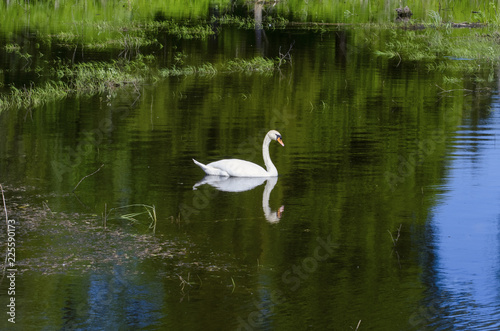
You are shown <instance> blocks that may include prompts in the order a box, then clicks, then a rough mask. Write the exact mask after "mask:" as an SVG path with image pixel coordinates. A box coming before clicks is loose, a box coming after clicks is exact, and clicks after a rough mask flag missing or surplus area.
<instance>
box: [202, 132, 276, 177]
mask: <svg viewBox="0 0 500 331" xmlns="http://www.w3.org/2000/svg"><path fill="white" fill-rule="evenodd" d="M271 140H276V141H277V142H279V143H280V144H281V146H285V144H284V143H283V139H282V138H281V134H280V133H279V132H278V131H276V130H271V131H269V132H268V133H267V134H266V136H265V137H264V142H263V143H262V156H263V157H264V163H265V164H266V168H267V170H265V169H264V168H262V167H261V166H259V165H257V164H255V163H252V162H249V161H244V160H239V159H225V160H220V161H215V162H212V163H209V164H207V165H205V164H203V163H200V162H198V161H196V160H195V159H193V162H194V163H195V164H196V165H198V166H199V167H200V168H201V169H203V171H205V173H206V174H207V175H211V176H226V177H276V176H278V170H277V169H276V167H275V166H274V164H273V162H272V161H271V157H270V156H269V143H270V142H271Z"/></svg>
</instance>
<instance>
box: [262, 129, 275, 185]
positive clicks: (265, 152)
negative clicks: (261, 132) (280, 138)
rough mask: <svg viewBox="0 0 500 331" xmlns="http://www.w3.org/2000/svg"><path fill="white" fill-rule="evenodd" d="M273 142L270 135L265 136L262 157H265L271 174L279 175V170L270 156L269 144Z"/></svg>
mask: <svg viewBox="0 0 500 331" xmlns="http://www.w3.org/2000/svg"><path fill="white" fill-rule="evenodd" d="M270 143H271V138H269V136H268V135H266V137H265V138H264V143H263V144H262V157H263V158H264V164H265V165H266V169H267V172H268V173H269V175H271V176H278V170H277V169H276V167H275V166H274V164H273V161H271V157H270V156H269V144H270Z"/></svg>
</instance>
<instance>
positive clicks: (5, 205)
mask: <svg viewBox="0 0 500 331" xmlns="http://www.w3.org/2000/svg"><path fill="white" fill-rule="evenodd" d="M0 190H1V191H2V200H3V210H4V212H5V224H6V225H8V224H9V216H8V215H7V204H6V203H5V196H4V195H3V186H2V184H0Z"/></svg>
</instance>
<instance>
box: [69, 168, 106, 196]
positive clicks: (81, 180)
mask: <svg viewBox="0 0 500 331" xmlns="http://www.w3.org/2000/svg"><path fill="white" fill-rule="evenodd" d="M103 166H104V163H103V164H101V166H100V167H99V169H97V170H96V171H94V172H93V173H91V174H90V175H87V176H85V177H83V178H82V179H80V181H79V182H78V184H76V186H75V188H74V189H73V191H71V193H73V192H75V190H76V188H77V187H78V185H80V183H81V182H83V180H84V179H85V178H87V177H90V176H92V175H95V174H96V173H97V172H98V171H99V170H101V168H102V167H103Z"/></svg>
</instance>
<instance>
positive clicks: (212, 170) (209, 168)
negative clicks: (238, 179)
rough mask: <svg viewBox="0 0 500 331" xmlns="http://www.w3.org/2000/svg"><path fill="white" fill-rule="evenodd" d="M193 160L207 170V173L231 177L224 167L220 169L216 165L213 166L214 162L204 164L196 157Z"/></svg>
mask: <svg viewBox="0 0 500 331" xmlns="http://www.w3.org/2000/svg"><path fill="white" fill-rule="evenodd" d="M193 162H194V163H195V164H196V165H197V166H198V167H200V168H201V169H203V171H205V173H206V174H207V175H210V176H225V177H229V174H228V173H227V172H225V171H224V170H222V169H218V168H216V167H213V166H211V165H212V163H213V162H212V163H210V164H207V165H205V164H203V163H200V162H198V161H196V160H195V159H193Z"/></svg>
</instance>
